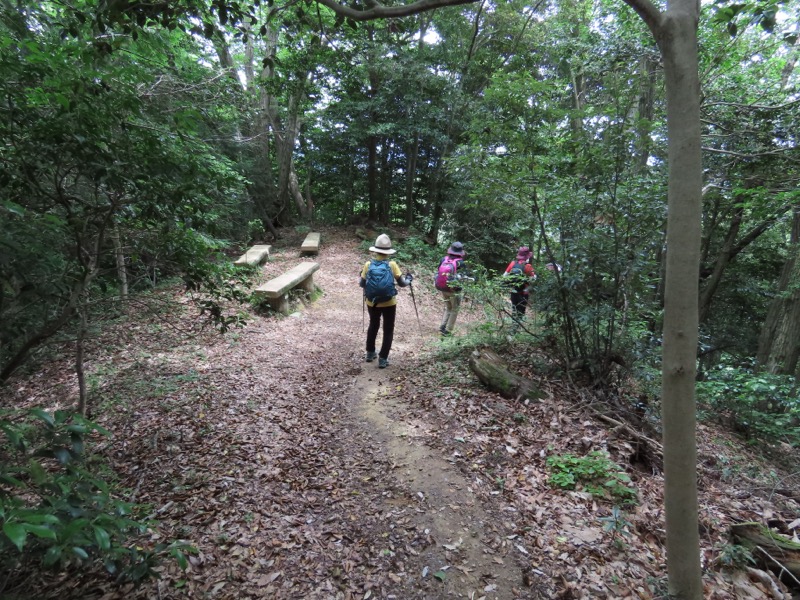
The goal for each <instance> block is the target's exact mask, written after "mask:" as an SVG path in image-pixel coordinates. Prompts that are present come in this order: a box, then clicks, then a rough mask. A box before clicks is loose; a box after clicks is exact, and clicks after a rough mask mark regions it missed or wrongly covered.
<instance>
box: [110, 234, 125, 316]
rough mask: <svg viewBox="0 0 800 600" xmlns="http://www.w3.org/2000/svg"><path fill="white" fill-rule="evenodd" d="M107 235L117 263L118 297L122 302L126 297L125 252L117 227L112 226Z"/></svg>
mask: <svg viewBox="0 0 800 600" xmlns="http://www.w3.org/2000/svg"><path fill="white" fill-rule="evenodd" d="M109 235H110V237H111V241H112V243H113V244H114V258H115V260H116V263H117V279H119V295H120V297H121V298H122V299H123V300H124V299H125V298H127V297H128V271H127V269H126V268H125V251H124V249H123V247H122V241H121V240H120V236H119V226H118V225H114V227H112V228H111V231H110V234H109Z"/></svg>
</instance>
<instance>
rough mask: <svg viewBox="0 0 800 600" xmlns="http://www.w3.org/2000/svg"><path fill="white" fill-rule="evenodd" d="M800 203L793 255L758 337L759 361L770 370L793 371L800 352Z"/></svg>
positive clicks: (791, 249)
mask: <svg viewBox="0 0 800 600" xmlns="http://www.w3.org/2000/svg"><path fill="white" fill-rule="evenodd" d="M799 254H800V205H798V206H796V207H795V209H794V217H793V219H792V233H791V238H790V243H789V255H788V257H787V259H786V262H785V263H784V265H783V270H782V271H781V276H780V279H779V280H778V290H777V294H776V296H775V299H774V300H773V301H772V304H771V305H770V307H769V311H768V312H767V318H766V320H765V321H764V325H763V326H762V328H761V335H760V336H759V338H758V353H757V354H756V364H757V365H758V367H759V368H760V369H763V370H765V371H768V372H770V373H778V374H783V375H791V374H793V373H794V372H795V370H796V369H797V364H798V355H799V354H800V256H798V255H799Z"/></svg>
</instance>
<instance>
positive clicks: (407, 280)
mask: <svg viewBox="0 0 800 600" xmlns="http://www.w3.org/2000/svg"><path fill="white" fill-rule="evenodd" d="M389 265H390V266H391V267H392V275H394V279H395V281H396V282H397V285H399V286H400V287H407V286H409V285H411V282H412V281H413V280H414V276H413V275H411V273H406V274H405V275H403V272H402V271H401V270H400V267H398V266H397V263H396V262H394V261H392V262H390V263H389Z"/></svg>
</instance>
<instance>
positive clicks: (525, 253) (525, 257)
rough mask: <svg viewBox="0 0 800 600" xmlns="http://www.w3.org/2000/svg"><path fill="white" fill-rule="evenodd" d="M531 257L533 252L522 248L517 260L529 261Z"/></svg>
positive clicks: (524, 247)
mask: <svg viewBox="0 0 800 600" xmlns="http://www.w3.org/2000/svg"><path fill="white" fill-rule="evenodd" d="M531 256H533V252H531V249H530V248H528V247H527V246H520V247H519V250H517V260H528V259H529V258H530V257H531Z"/></svg>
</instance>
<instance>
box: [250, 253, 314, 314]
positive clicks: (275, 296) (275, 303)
mask: <svg viewBox="0 0 800 600" xmlns="http://www.w3.org/2000/svg"><path fill="white" fill-rule="evenodd" d="M317 269H319V263H316V262H303V263H300V264H299V265H297V266H296V267H294V268H292V269H291V270H289V271H287V272H286V273H284V274H283V275H278V276H277V277H276V278H275V279H270V280H269V281H268V282H267V283H265V284H263V285H260V286H258V287H257V288H256V289H255V291H254V292H253V293H254V294H255V295H257V296H266V297H267V299H268V300H269V304H270V306H272V308H273V309H274V310H276V311H278V312H281V313H283V314H285V315H286V314H289V291H290V290H292V289H293V288H295V287H299V288H300V289H303V290H305V291H307V292H309V293H311V292H313V291H314V278H313V274H314V271H316V270H317Z"/></svg>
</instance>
